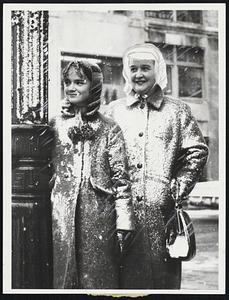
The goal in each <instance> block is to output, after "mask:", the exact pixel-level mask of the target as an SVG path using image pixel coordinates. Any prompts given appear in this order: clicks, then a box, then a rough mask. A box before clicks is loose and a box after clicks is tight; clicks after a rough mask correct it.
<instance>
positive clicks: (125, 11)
mask: <svg viewBox="0 0 229 300" xmlns="http://www.w3.org/2000/svg"><path fill="white" fill-rule="evenodd" d="M113 13H114V14H117V15H123V16H127V15H128V10H114V11H113Z"/></svg>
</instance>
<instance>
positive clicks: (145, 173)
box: [106, 87, 208, 289]
mask: <svg viewBox="0 0 229 300" xmlns="http://www.w3.org/2000/svg"><path fill="white" fill-rule="evenodd" d="M106 113H107V114H108V115H109V116H110V117H112V118H113V119H114V120H115V122H117V123H118V124H119V126H120V127H121V129H122V131H123V135H124V139H125V145H126V150H127V157H128V165H129V174H130V180H131V184H132V197H133V205H134V212H135V218H136V220H137V227H136V231H137V234H136V239H135V242H134V244H133V246H132V249H130V252H129V254H128V257H127V258H126V263H125V265H124V271H123V287H124V288H144V289H148V288H150V289H152V288H179V287H180V280H181V265H180V262H179V261H178V260H177V259H168V257H167V252H166V246H165V224H166V222H167V220H168V218H169V216H170V214H171V212H172V210H173V208H174V201H173V200H172V197H171V189H170V185H171V181H172V179H173V178H177V179H178V181H179V182H180V193H181V196H183V197H185V196H187V195H188V193H189V192H190V191H191V189H192V188H193V187H194V185H195V183H196V182H197V180H198V178H199V175H200V173H201V171H202V169H203V167H204V165H205V163H206V160H207V155H208V148H207V146H206V144H205V141H204V138H203V136H202V134H201V132H200V130H199V128H198V125H197V122H196V120H195V119H194V117H193V115H192V113H191V110H190V108H189V106H188V105H186V104H185V103H184V102H182V101H181V100H179V99H172V98H169V97H166V96H164V95H163V92H162V90H161V89H160V88H159V87H158V88H157V89H155V93H153V94H152V95H151V96H150V97H149V98H148V99H147V103H140V102H139V100H138V99H137V98H136V97H134V95H133V93H131V94H129V95H128V96H127V97H126V98H123V99H119V100H116V101H113V102H111V103H110V104H109V106H108V108H106Z"/></svg>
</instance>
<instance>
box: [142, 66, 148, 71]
mask: <svg viewBox="0 0 229 300" xmlns="http://www.w3.org/2000/svg"><path fill="white" fill-rule="evenodd" d="M149 70H150V67H149V66H142V71H144V72H146V71H149Z"/></svg>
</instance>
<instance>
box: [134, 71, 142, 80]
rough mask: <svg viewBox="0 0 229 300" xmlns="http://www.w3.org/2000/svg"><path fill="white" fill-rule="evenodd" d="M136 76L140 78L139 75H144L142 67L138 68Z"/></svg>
mask: <svg viewBox="0 0 229 300" xmlns="http://www.w3.org/2000/svg"><path fill="white" fill-rule="evenodd" d="M135 77H137V78H139V77H142V71H141V69H138V70H137V72H136V74H135Z"/></svg>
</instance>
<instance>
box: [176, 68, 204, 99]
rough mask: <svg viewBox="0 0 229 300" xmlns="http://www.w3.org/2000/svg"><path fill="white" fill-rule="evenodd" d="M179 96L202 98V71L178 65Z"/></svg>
mask: <svg viewBox="0 0 229 300" xmlns="http://www.w3.org/2000/svg"><path fill="white" fill-rule="evenodd" d="M178 78H179V97H190V98H191V97H193V98H202V85H203V71H202V70H201V69H197V68H192V67H181V66H179V67H178Z"/></svg>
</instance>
